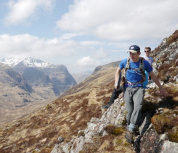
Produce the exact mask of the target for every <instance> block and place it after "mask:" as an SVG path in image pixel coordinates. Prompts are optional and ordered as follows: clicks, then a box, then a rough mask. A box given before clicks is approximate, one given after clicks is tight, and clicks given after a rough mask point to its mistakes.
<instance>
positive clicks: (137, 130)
mask: <svg viewBox="0 0 178 153" xmlns="http://www.w3.org/2000/svg"><path fill="white" fill-rule="evenodd" d="M133 134H134V136H138V135H140V132H139V128H135V129H134V131H133Z"/></svg>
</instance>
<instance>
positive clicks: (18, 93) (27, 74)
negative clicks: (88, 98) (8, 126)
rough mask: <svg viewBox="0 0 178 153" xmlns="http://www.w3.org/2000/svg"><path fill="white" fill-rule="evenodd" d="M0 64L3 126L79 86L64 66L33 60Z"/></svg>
mask: <svg viewBox="0 0 178 153" xmlns="http://www.w3.org/2000/svg"><path fill="white" fill-rule="evenodd" d="M0 62H2V63H4V64H0V71H1V74H0V93H1V94H0V105H1V108H0V110H1V112H0V120H1V122H0V124H2V123H4V122H9V121H12V120H14V119H17V118H19V117H21V116H24V115H27V114H28V113H30V112H32V111H34V110H36V109H38V108H39V107H40V105H41V106H44V105H45V104H47V103H49V102H50V101H51V100H53V99H56V98H57V96H59V95H61V94H62V93H63V92H64V91H66V90H67V89H69V88H71V87H72V86H73V85H75V84H76V82H75V80H74V79H73V77H72V76H71V74H70V73H69V72H68V70H67V68H66V67H65V66H64V65H52V64H49V63H46V62H43V61H41V60H39V59H33V58H26V59H24V60H22V59H20V60H19V59H13V58H10V59H1V60H0ZM5 64H8V65H10V66H12V67H9V66H7V65H5ZM24 109H26V111H24Z"/></svg>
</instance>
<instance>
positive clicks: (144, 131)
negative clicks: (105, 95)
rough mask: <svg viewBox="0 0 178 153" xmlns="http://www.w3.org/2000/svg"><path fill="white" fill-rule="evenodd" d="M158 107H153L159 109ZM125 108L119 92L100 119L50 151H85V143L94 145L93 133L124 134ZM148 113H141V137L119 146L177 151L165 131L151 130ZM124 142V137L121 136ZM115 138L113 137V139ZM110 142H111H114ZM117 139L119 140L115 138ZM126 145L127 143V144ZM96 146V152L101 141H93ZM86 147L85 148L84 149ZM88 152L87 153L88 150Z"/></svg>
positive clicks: (159, 152) (139, 152)
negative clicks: (161, 132)
mask: <svg viewBox="0 0 178 153" xmlns="http://www.w3.org/2000/svg"><path fill="white" fill-rule="evenodd" d="M159 110H161V109H160V108H159V109H158V108H157V110H155V111H156V112H159ZM125 115H126V110H125V105H124V102H123V99H122V95H121V96H120V97H119V98H118V99H116V100H115V102H114V104H113V105H112V106H111V107H110V108H109V109H108V110H107V111H105V112H104V113H103V115H102V117H101V118H92V119H91V120H90V121H89V122H88V123H87V125H88V126H87V128H86V129H85V130H83V131H79V132H78V136H76V137H75V138H73V139H72V140H71V141H70V142H67V143H66V142H65V141H64V142H62V143H61V142H59V144H56V145H55V147H54V148H53V150H52V152H51V153H86V152H87V151H86V148H85V147H86V145H91V146H92V145H94V143H96V142H95V140H94V139H95V138H96V136H99V137H103V138H104V137H105V136H106V135H110V134H114V135H116V136H118V135H119V134H120V133H123V134H124V133H125V130H126V126H125V124H126V120H125ZM151 116H152V115H151V114H150V111H148V110H147V111H146V112H144V115H143V119H142V122H141V125H140V128H139V131H140V133H141V135H140V136H138V137H136V138H135V142H134V144H133V146H131V145H129V144H127V143H122V144H120V145H123V144H124V145H123V146H122V147H123V148H124V149H125V148H129V147H130V148H132V151H131V152H134V150H135V152H137V153H148V152H149V153H177V149H178V143H175V142H171V141H170V140H169V139H168V136H167V134H166V133H164V134H158V133H157V131H156V130H155V129H154V127H153V125H152V123H151ZM121 139H122V140H119V141H124V140H123V139H124V137H121ZM114 140H115V138H114V137H113V140H112V141H114ZM112 141H111V142H110V143H114V142H112ZM117 141H118V140H117ZM126 144H127V145H126ZM95 145H98V148H97V149H96V150H95V152H98V153H99V152H100V151H101V148H102V145H103V144H102V145H101V146H100V143H98V144H95ZM119 149H120V148H117V147H116V146H115V147H114V148H112V150H110V152H112V151H115V152H119ZM87 150H88V149H87ZM103 150H105V151H108V150H107V148H105V149H102V151H103ZM88 152H90V151H89V150H88Z"/></svg>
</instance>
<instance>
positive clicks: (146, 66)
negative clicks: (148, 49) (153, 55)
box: [144, 60, 153, 73]
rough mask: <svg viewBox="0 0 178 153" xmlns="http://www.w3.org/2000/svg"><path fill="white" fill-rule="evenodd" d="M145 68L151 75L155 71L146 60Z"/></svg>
mask: <svg viewBox="0 0 178 153" xmlns="http://www.w3.org/2000/svg"><path fill="white" fill-rule="evenodd" d="M144 66H145V70H146V71H147V72H148V73H150V72H151V71H153V68H152V66H151V65H150V64H149V62H148V61H146V60H144Z"/></svg>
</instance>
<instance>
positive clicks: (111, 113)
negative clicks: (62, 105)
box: [51, 98, 126, 153]
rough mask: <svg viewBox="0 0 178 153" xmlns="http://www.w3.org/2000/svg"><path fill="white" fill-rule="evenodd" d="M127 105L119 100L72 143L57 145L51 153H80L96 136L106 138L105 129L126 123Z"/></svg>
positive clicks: (92, 120)
mask: <svg viewBox="0 0 178 153" xmlns="http://www.w3.org/2000/svg"><path fill="white" fill-rule="evenodd" d="M125 114H126V111H125V105H124V103H123V99H122V98H121V99H120V100H119V99H117V100H116V101H115V103H114V104H113V105H112V106H111V107H110V108H109V109H108V110H107V111H106V112H104V114H103V115H102V117H101V118H100V119H99V118H92V119H91V120H90V122H88V123H87V125H88V126H87V128H86V129H85V130H83V131H79V132H78V137H76V138H73V139H72V140H71V141H70V142H68V143H65V142H62V143H60V144H56V145H55V147H54V149H53V150H52V152H51V153H62V152H65V153H78V152H80V151H81V150H82V149H83V147H84V145H85V144H87V143H93V137H94V136H96V135H100V136H104V135H106V134H107V132H106V131H105V128H106V127H107V126H108V125H113V126H122V125H123V123H124V122H125Z"/></svg>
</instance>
